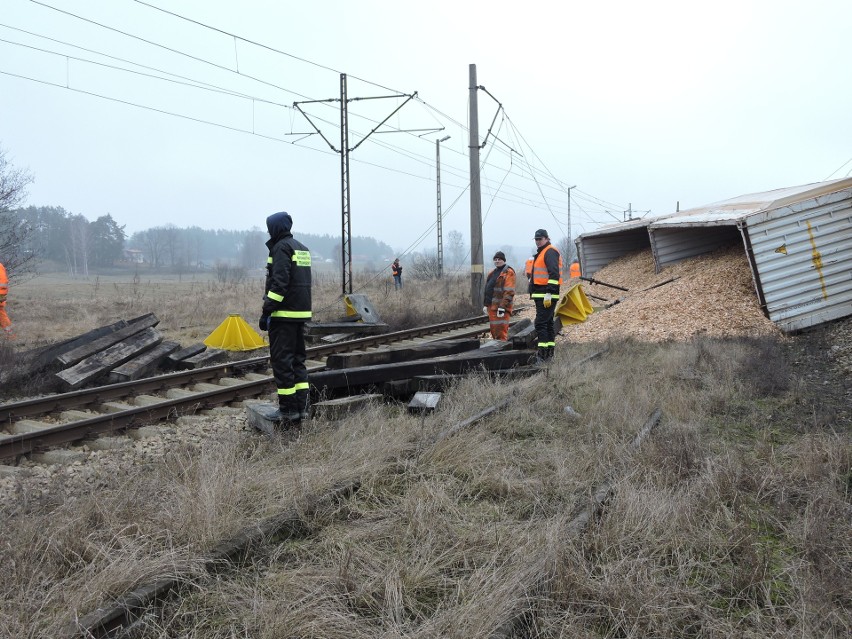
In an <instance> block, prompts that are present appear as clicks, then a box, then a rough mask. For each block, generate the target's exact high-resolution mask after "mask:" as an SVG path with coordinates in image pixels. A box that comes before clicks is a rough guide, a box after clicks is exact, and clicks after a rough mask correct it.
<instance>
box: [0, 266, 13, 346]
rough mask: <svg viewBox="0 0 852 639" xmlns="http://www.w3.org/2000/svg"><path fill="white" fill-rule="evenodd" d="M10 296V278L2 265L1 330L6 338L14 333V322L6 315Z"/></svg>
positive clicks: (0, 274)
mask: <svg viewBox="0 0 852 639" xmlns="http://www.w3.org/2000/svg"><path fill="white" fill-rule="evenodd" d="M8 294H9V278H8V277H7V276H6V268H5V267H4V266H3V264H2V263H0V328H1V329H3V332H4V333H5V334H6V336H10V335H11V333H12V321H11V320H10V319H9V316H8V315H6V296H7V295H8Z"/></svg>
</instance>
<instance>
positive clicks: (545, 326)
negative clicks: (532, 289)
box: [534, 295, 559, 348]
mask: <svg viewBox="0 0 852 639" xmlns="http://www.w3.org/2000/svg"><path fill="white" fill-rule="evenodd" d="M558 298H559V296H558V295H555V296H554V297H553V301H552V302H551V303H550V308H545V307H544V300H543V299H541V298H540V297H536V298H534V299H535V332H536V333H537V334H538V347H539V348H549V347H551V346H553V345H554V344H555V343H556V329H555V327H554V325H553V311H555V310H556V302H557V300H558Z"/></svg>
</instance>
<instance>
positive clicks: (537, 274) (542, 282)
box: [532, 244, 562, 286]
mask: <svg viewBox="0 0 852 639" xmlns="http://www.w3.org/2000/svg"><path fill="white" fill-rule="evenodd" d="M548 251H556V247H555V246H553V244H548V245H547V247H545V249H544V250H543V251H542V252H541V253H539V254H538V255H537V256H536V258H535V260H534V261H533V273H532V275H533V279H532V283H533V284H534V285H535V286H547V285H548V284H559V286H562V254H561V253H559V251H556V252H557V254H559V279H558V280H551V279H550V274H549V273H548V272H547V265H546V264H545V263H544V256H545V255H547V252H548Z"/></svg>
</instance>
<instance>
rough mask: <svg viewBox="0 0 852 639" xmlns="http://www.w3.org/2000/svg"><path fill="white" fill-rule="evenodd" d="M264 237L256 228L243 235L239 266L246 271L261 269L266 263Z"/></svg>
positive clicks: (266, 252) (266, 251)
mask: <svg viewBox="0 0 852 639" xmlns="http://www.w3.org/2000/svg"><path fill="white" fill-rule="evenodd" d="M265 242H266V235H265V234H264V233H262V232H261V230H260V229H259V228H257V227H255V228H253V229H252V230H251V231H249V232H248V233H246V234H245V236H244V237H243V242H242V244H241V245H240V265H241V266H242V267H243V268H246V269H255V268H262V267H263V265H264V264H265V263H266V256H267V254H268V250H267V248H266V244H265Z"/></svg>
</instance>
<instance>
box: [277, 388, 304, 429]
mask: <svg viewBox="0 0 852 639" xmlns="http://www.w3.org/2000/svg"><path fill="white" fill-rule="evenodd" d="M278 419H279V420H280V421H281V425H282V426H284V427H287V426H290V425H298V424H299V422H301V421H302V417H301V415H300V414H299V409H298V408H297V407H296V398H295V396H293V395H289V396H283V395H282V396H280V397H279V398H278Z"/></svg>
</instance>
